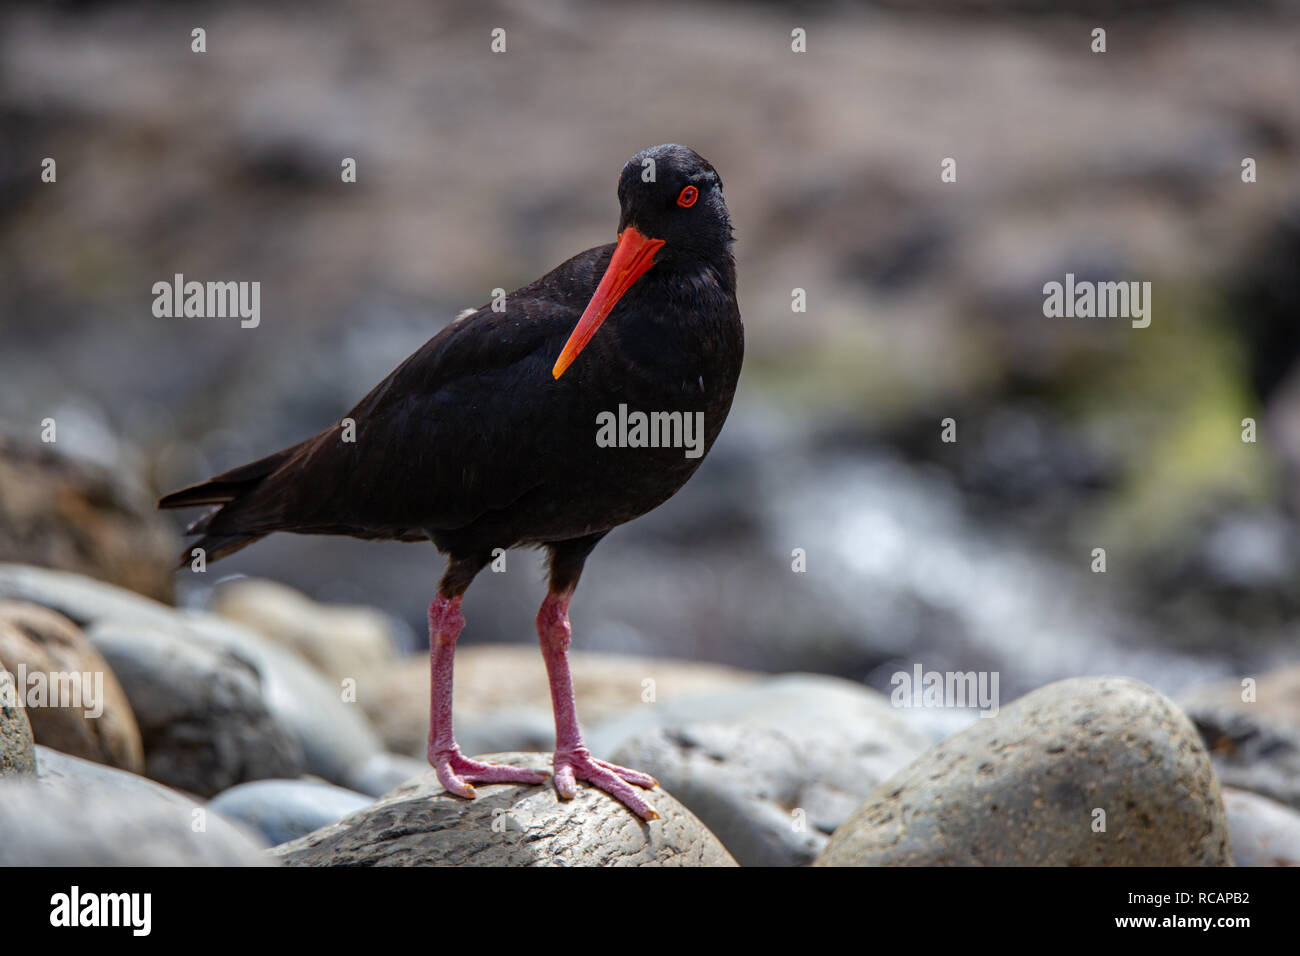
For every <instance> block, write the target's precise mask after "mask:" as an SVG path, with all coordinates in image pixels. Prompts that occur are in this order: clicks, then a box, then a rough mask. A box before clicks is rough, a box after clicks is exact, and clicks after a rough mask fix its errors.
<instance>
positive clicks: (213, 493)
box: [158, 445, 302, 567]
mask: <svg viewBox="0 0 1300 956" xmlns="http://www.w3.org/2000/svg"><path fill="white" fill-rule="evenodd" d="M301 447H302V446H301V445H295V446H293V447H292V448H286V449H284V450H283V451H278V452H276V453H275V454H274V455H268V456H267V457H265V458H259V459H258V460H257V461H254V462H250V463H249V464H247V465H240V466H239V467H238V468H232V469H230V470H229V471H225V472H222V473H221V474H219V475H216V476H215V477H213V478H209V479H208V480H207V481H202V482H199V483H198V484H197V485H190V486H189V487H188V488H182V489H181V490H180V491H173V492H172V493H171V494H169V495H164V496H163V497H162V498H160V499H159V500H158V507H159V508H192V507H195V506H198V505H218V507H216V508H213V509H212V510H211V511H209V512H208V513H207V514H205V515H203V516H202V517H200V518H199V519H198V520H196V521H194V522H193V523H192V524H191V525H190V526H189V527H188V528H186V529H185V533H186V534H199V535H202V537H201V538H199V539H198V540H197V541H195V542H193V543H192V544H190V546H189V547H188V548H186V550H185V551H183V552H182V553H181V556H180V562H179V563H178V565H177V567H185V565H187V564H189V563H190V561H191V560H192V558H193V554H194V552H193V550H192V549H194V548H202V549H203V551H204V555H205V560H208V561H215V560H217V559H218V558H224V557H225V556H226V555H229V554H234V553H235V552H236V551H238V550H240V549H241V548H246V547H248V545H250V544H252V543H253V542H254V541H257V540H259V539H261V538H264V537H266V535H267V534H268V533H269V532H267V531H242V530H239V528H238V527H237V524H238V522H236V521H233V520H231V519H232V518H233V517H234V516H233V515H231V514H230V512H231V511H232V505H239V504H241V503H244V502H249V500H250V499H251V498H252V497H253V496H254V494H255V492H256V491H257V489H258V488H260V487H261V486H262V483H263V482H264V481H265V480H266V479H267V477H268V476H270V475H272V474H274V473H275V472H276V471H277V470H278V469H279V468H280V466H281V465H283V464H284V463H285V462H286V461H288V460H289V459H290V458H292V457H293V455H294V454H295V453H296V452H297V451H298V450H299V449H300V448H301ZM233 510H242V509H233ZM223 519H224V520H223ZM214 521H215V522H217V525H218V527H216V528H213V527H212V525H213V522H214ZM221 525H225V527H221Z"/></svg>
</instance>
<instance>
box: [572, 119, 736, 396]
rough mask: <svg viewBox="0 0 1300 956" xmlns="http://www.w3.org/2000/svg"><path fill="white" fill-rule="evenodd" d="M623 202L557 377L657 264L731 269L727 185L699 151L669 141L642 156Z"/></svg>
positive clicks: (629, 168)
mask: <svg viewBox="0 0 1300 956" xmlns="http://www.w3.org/2000/svg"><path fill="white" fill-rule="evenodd" d="M618 202H619V206H620V207H621V209H622V211H621V213H620V214H619V219H618V245H617V246H615V248H614V253H613V255H612V256H611V257H610V260H609V265H608V267H606V269H605V274H604V276H603V277H602V278H601V280H600V284H599V285H598V286H596V292H595V294H594V295H593V296H592V297H591V302H590V303H589V304H588V305H587V309H586V311H585V312H583V313H582V318H581V319H579V320H578V325H577V327H576V328H575V329H574V330H573V333H572V334H571V335H570V336H569V341H568V342H566V343H565V345H564V350H563V351H562V352H560V357H559V358H558V359H557V360H556V362H555V367H554V368H553V369H552V370H551V374H552V375H554V376H555V377H556V378H559V377H560V376H561V375H563V374H564V370H565V369H566V368H568V367H569V365H570V363H572V362H573V360H574V359H575V358H577V357H578V353H579V352H581V351H582V350H583V348H585V347H586V345H587V343H588V342H589V341H591V337H592V336H593V335H595V334H596V329H598V328H600V324H601V323H602V322H604V321H605V318H606V316H608V315H609V313H610V311H611V310H612V309H613V308H614V306H615V305H617V304H618V300H619V299H621V298H622V297H623V294H624V293H626V292H627V290H628V289H630V288H632V286H633V285H634V284H635V283H636V281H637V280H638V279H639V278H641V276H643V275H645V273H646V272H648V271H649V270H650V268H651V267H652V266H657V267H659V270H684V269H689V268H691V267H692V266H705V267H711V268H715V269H716V268H719V267H730V265H731V240H732V235H731V216H730V215H729V214H728V213H727V204H726V203H725V202H724V201H723V199H722V180H721V178H719V176H718V171H717V170H716V169H714V168H713V166H712V165H711V164H710V163H709V161H708V160H707V159H705V158H704V157H703V156H701V155H700V154H699V153H697V152H695V150H693V149H689V148H688V147H686V146H677V145H675V144H671V143H670V144H666V145H663V146H655V147H653V148H651V149H647V150H643V151H642V152H639V153H637V154H636V155H635V156H633V157H632V158H631V159H630V160H628V162H627V165H626V166H624V167H623V172H622V174H621V175H620V176H619V177H618Z"/></svg>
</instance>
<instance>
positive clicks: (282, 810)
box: [208, 780, 374, 844]
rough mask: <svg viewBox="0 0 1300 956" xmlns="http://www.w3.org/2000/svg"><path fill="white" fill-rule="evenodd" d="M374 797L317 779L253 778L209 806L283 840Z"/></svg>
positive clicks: (330, 820)
mask: <svg viewBox="0 0 1300 956" xmlns="http://www.w3.org/2000/svg"><path fill="white" fill-rule="evenodd" d="M373 802H374V800H373V799H372V798H371V797H368V796H366V795H365V794H363V793H357V792H356V791H355V790H345V789H343V788H342V787H336V786H334V785H333V784H329V783H322V782H320V781H317V780H256V781H253V782H252V783H241V784H240V785H239V786H237V787H231V788H230V789H229V790H227V791H225V792H224V793H219V794H217V796H215V797H213V798H212V800H211V801H210V802H209V803H208V809H209V810H212V811H214V812H216V813H219V814H221V815H222V816H223V817H225V818H226V819H227V820H233V821H235V822H237V823H243V824H245V825H246V826H248V827H249V828H251V829H253V830H256V831H257V832H258V833H260V834H261V835H262V836H264V837H265V838H266V841H267V842H268V843H271V844H276V843H286V842H288V841H289V840H296V839H297V838H298V837H300V836H303V835H305V834H308V833H311V832H312V831H313V830H317V829H319V828H320V827H323V826H325V825H327V824H330V823H333V822H334V821H335V820H337V819H339V818H340V817H344V816H347V815H348V814H349V813H352V812H354V811H356V810H360V809H361V808H362V807H366V806H369V805H370V804H371V803H373Z"/></svg>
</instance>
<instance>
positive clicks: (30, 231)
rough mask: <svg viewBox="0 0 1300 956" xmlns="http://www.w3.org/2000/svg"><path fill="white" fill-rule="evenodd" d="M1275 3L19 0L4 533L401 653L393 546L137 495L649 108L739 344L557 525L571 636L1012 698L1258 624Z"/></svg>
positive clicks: (210, 466) (520, 218) (1181, 657)
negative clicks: (969, 688)
mask: <svg viewBox="0 0 1300 956" xmlns="http://www.w3.org/2000/svg"><path fill="white" fill-rule="evenodd" d="M1099 26H1100V27H1103V28H1105V30H1106V31H1107V48H1108V49H1107V52H1106V53H1104V54H1097V53H1093V52H1092V51H1091V44H1092V38H1091V32H1092V30H1093V29H1094V28H1095V27H1099ZM194 27H203V28H204V29H205V30H206V34H207V52H206V53H203V54H197V53H194V52H191V48H190V45H191V34H190V31H191V30H192V29H193V28H194ZM495 27H503V28H504V29H505V30H506V31H507V32H506V36H507V51H506V52H505V53H504V54H493V53H492V52H491V51H490V46H489V44H490V31H491V30H492V29H493V28H495ZM796 27H798V28H803V29H805V30H806V31H807V52H806V53H798V54H797V53H793V52H792V51H791V31H792V30H793V29H794V28H796ZM1297 37H1300V4H1296V3H1294V2H1280V0H1279V2H1271V3H1265V2H1261V3H1250V4H1233V5H1228V4H1214V3H1177V2H1162V3H1138V4H1118V3H1107V2H1074V3H1066V4H1041V3H1035V2H1018V3H1017V2H1005V3H1002V2H992V0H989V2H979V3H975V2H969V3H964V2H934V3H924V4H921V5H915V4H896V3H881V4H864V5H860V6H859V5H850V4H833V3H811V2H810V3H768V4H761V5H750V4H739V3H706V4H700V3H680V4H653V5H633V6H623V5H619V6H617V7H613V6H610V5H604V4H599V3H595V2H577V0H575V2H568V3H558V4H550V5H546V6H545V8H543V7H542V5H538V4H529V3H523V2H517V3H504V2H484V3H479V4H474V5H466V6H464V7H458V6H451V5H442V4H432V5H430V4H422V3H414V2H392V3H384V4H368V3H362V2H359V0H358V2H343V0H327V2H322V3H313V4H292V3H291V4H276V5H273V6H267V5H262V4H256V3H228V4H206V3H186V4H163V3H156V4H154V3H107V2H104V3H54V4H47V3H18V4H12V5H10V6H9V8H8V9H7V11H6V13H5V14H4V29H3V31H0V140H2V141H3V144H4V148H3V151H2V152H0V410H2V414H0V428H2V430H3V433H4V435H5V441H4V443H3V444H0V560H5V561H15V562H22V563H27V564H34V565H40V566H43V567H50V568H57V569H63V570H69V571H75V572H78V573H81V574H86V575H90V576H92V577H95V578H99V579H101V580H104V581H107V582H110V583H113V584H116V585H119V586H122V587H126V588H129V589H131V590H134V591H137V592H140V593H142V594H145V595H148V596H150V597H154V598H158V599H161V600H164V601H173V600H174V601H178V602H179V603H181V604H183V605H188V606H207V605H209V603H210V602H211V593H212V590H213V586H214V584H215V583H216V582H218V581H219V580H221V579H223V578H225V577H228V576H231V575H249V576H252V577H257V578H268V579H274V580H277V581H280V582H285V583H287V584H289V585H292V586H293V587H295V588H297V589H299V590H301V591H303V592H305V593H306V594H307V595H309V596H310V597H311V598H314V599H316V600H318V601H323V602H326V603H346V604H351V605H365V606H368V607H370V608H373V609H376V610H375V611H374V612H370V613H373V614H375V615H377V616H378V617H379V618H380V619H381V621H382V624H383V629H384V630H385V631H386V633H387V635H388V639H389V640H391V641H392V642H393V643H394V645H395V646H396V647H398V648H399V649H401V650H404V651H408V652H414V651H416V650H418V648H419V647H420V646H421V645H422V643H423V641H424V632H423V628H424V624H423V618H424V610H425V607H426V605H427V602H428V600H429V598H430V597H431V595H432V591H433V587H434V583H435V581H436V579H437V577H438V575H439V573H440V570H441V560H440V559H439V557H438V556H437V555H436V554H435V552H434V550H433V548H432V547H431V546H421V545H410V544H383V543H365V542H359V541H353V540H348V539H334V538H319V539H309V538H300V537H293V536H287V535H282V536H275V537H273V538H270V539H268V540H266V541H264V542H262V543H260V544H258V545H256V546H255V547H253V548H250V549H248V550H247V551H245V552H242V553H240V554H238V555H237V556H235V557H233V558H231V559H229V560H226V561H223V562H221V563H220V564H217V565H214V566H212V567H211V568H209V570H208V572H207V573H206V574H205V575H194V574H191V573H189V572H188V571H186V572H182V573H180V574H177V575H175V576H174V575H173V573H172V571H171V570H170V567H171V565H172V564H173V562H174V560H175V556H176V555H177V554H178V553H179V552H180V549H181V539H180V538H179V537H178V535H177V531H178V530H179V528H180V526H181V523H180V519H178V518H176V517H175V516H173V515H166V516H159V515H158V514H156V513H155V512H154V511H153V510H152V507H151V502H152V500H153V498H154V497H155V496H156V495H157V494H158V493H160V492H162V491H166V490H170V489H172V488H175V487H179V486H181V485H184V484H188V483H190V482H193V481H196V480H199V479H201V478H204V477H206V476H208V475H210V474H212V473H214V472H216V471H219V470H221V469H224V468H227V467H230V466H233V465H236V464H240V463H242V462H244V461H246V460H250V459H252V458H255V457H258V456H261V455H263V454H266V453H268V452H270V451H273V450H275V449H277V448H280V447H282V446H284V445H287V444H289V443H292V442H294V441H296V440H298V439H300V438H301V437H303V436H305V435H307V434H309V433H312V432H314V431H316V430H318V429H319V428H321V427H322V426H323V425H325V424H326V423H329V422H332V421H335V420H337V419H338V418H339V417H340V416H341V415H342V414H343V413H345V412H346V411H347V409H348V408H350V407H351V405H352V404H353V403H354V402H355V401H356V400H357V399H358V398H359V397H360V396H361V395H363V394H364V393H365V392H366V391H367V390H368V389H369V387H370V386H371V385H373V384H374V383H375V382H376V381H378V380H379V379H380V378H381V377H382V376H383V375H385V374H386V373H387V372H388V371H389V370H390V369H391V368H392V367H393V366H394V365H396V364H397V363H398V362H399V361H400V360H401V359H402V358H404V357H405V356H406V355H407V354H408V353H410V352H411V351H412V350H414V349H415V348H416V347H417V346H419V345H420V344H421V343H422V342H423V341H425V340H426V339H427V338H428V337H430V336H431V335H432V334H434V333H435V332H436V331H437V330H438V329H439V328H440V327H441V326H442V325H444V324H445V323H446V322H448V321H449V320H450V319H451V318H452V317H454V316H455V314H456V313H457V312H458V311H459V310H461V309H463V308H465V307H469V306H477V305H480V304H482V303H484V302H486V301H487V300H488V299H489V297H490V294H491V289H492V288H494V287H497V286H501V287H504V288H507V289H509V288H513V287H515V286H517V285H520V284H522V283H524V282H526V281H528V280H530V279H532V278H533V277H535V276H537V275H540V274H541V273H543V272H544V271H546V270H547V269H549V268H551V267H552V266H554V265H556V264H557V263H559V262H560V261H561V260H562V259H564V258H566V257H568V256H569V255H571V254H573V253H575V252H577V251H580V250H582V249H584V248H587V247H589V246H592V245H597V244H600V243H603V242H607V241H609V240H611V239H612V237H613V233H614V228H615V224H616V214H617V206H616V199H615V196H614V183H615V177H616V174H617V172H618V170H619V168H620V167H621V165H622V163H623V162H624V161H625V160H626V159H627V157H629V156H630V155H632V154H633V153H634V152H636V151H637V150H639V149H641V148H643V147H646V146H649V145H652V144H656V143H660V142H665V141H679V142H683V143H687V144H690V145H692V146H693V147H695V148H696V149H698V150H699V151H700V152H701V153H702V154H704V155H705V156H707V157H708V158H709V159H710V160H711V161H712V162H713V163H714V164H715V165H716V166H717V167H718V169H719V170H720V172H721V174H722V177H723V180H724V182H725V184H726V194H727V198H728V202H729V204H730V206H731V209H732V212H733V216H734V219H735V228H736V234H737V244H736V256H737V261H738V269H739V276H740V298H741V307H742V313H743V315H744V319H745V322H746V326H747V348H748V354H747V364H746V368H745V373H744V376H743V378H742V382H741V389H740V391H739V394H738V396H737V400H736V406H735V410H734V411H733V415H732V420H731V421H730V422H729V423H728V425H727V427H726V429H725V430H724V432H723V435H722V438H721V439H720V440H719V442H718V444H717V446H716V448H715V450H714V452H713V453H712V455H711V457H710V458H709V460H708V461H707V462H706V463H705V465H704V466H703V468H702V469H701V471H700V473H699V475H698V476H697V478H696V479H695V480H694V481H693V482H692V483H691V484H690V485H688V487H687V488H686V489H685V490H684V491H682V493H681V494H679V495H678V496H677V497H676V498H675V499H673V500H672V501H671V502H670V503H669V504H667V505H665V506H664V507H662V508H661V509H659V510H658V511H657V512H655V513H653V514H651V515H650V516H648V517H646V518H645V519H643V520H641V521H638V522H636V523H634V524H632V525H630V526H628V527H625V528H622V529H619V530H618V531H616V532H615V533H613V534H612V535H611V536H610V537H609V539H608V540H607V541H606V542H605V543H604V544H603V545H602V546H601V548H600V549H599V551H598V552H597V554H596V557H595V559H594V560H593V561H592V562H591V563H590V565H589V567H588V570H587V573H586V576H585V577H584V580H583V585H582V587H581V589H580V590H579V593H578V598H577V600H576V602H575V604H574V611H573V619H574V630H575V641H576V645H577V646H578V647H580V648H584V649H591V650H601V651H614V652H622V653H625V654H636V655H643V656H672V657H677V658H686V659H692V660H696V661H706V662H713V663H717V664H722V665H732V666H738V667H743V668H746V669H747V670H751V671H766V672H780V671H790V670H803V671H813V672H820V673H823V674H828V675H836V676H839V677H845V678H849V679H852V680H855V681H865V682H866V683H868V684H869V685H871V686H874V687H875V688H877V689H882V690H888V688H889V675H890V674H891V673H893V672H894V671H896V670H898V669H900V668H902V669H910V668H911V667H912V665H913V663H914V662H918V661H919V662H921V663H923V665H924V666H925V667H926V668H927V669H938V670H946V669H955V670H973V669H975V670H997V671H999V672H1000V674H1001V681H1002V685H1001V690H1002V694H1003V695H1004V698H1005V699H1009V698H1010V697H1012V696H1014V695H1017V694H1020V693H1023V692H1025V691H1028V690H1031V689H1033V688H1035V687H1038V686H1040V685H1042V684H1044V683H1046V682H1048V681H1051V680H1055V679H1058V678H1063V677H1071V676H1076V675H1083V674H1098V673H1115V674H1123V675H1127V676H1131V677H1136V678H1139V679H1141V680H1144V681H1147V682H1149V683H1151V684H1153V685H1154V686H1155V687H1157V688H1158V689H1160V690H1162V691H1164V692H1166V693H1178V692H1180V691H1181V690H1183V689H1184V688H1186V687H1189V686H1191V685H1194V684H1199V683H1203V682H1206V681H1210V680H1212V679H1216V678H1220V677H1230V676H1232V675H1236V674H1240V673H1255V672H1257V671H1259V670H1261V669H1263V668H1266V667H1269V666H1271V665H1273V664H1276V663H1279V662H1282V661H1285V660H1287V659H1288V658H1289V659H1291V660H1294V658H1295V651H1294V647H1295V638H1296V631H1297V621H1298V620H1300V523H1298V522H1297V506H1298V505H1300V481H1298V480H1297V479H1298V476H1297V464H1298V463H1300V417H1298V416H1297V414H1296V413H1297V408H1298V406H1300V375H1297V357H1298V356H1300V324H1298V323H1297V321H1296V320H1297V316H1296V302H1297V301H1300V268H1298V266H1300V96H1297V95H1296V91H1297V90H1298V89H1300V47H1298V44H1297ZM45 157H53V158H54V159H56V161H57V164H58V165H57V174H58V179H57V182H56V183H53V184H43V183H42V182H41V181H40V169H41V161H42V159H43V158H45ZM344 157H353V158H355V159H356V161H357V168H358V177H357V182H356V183H355V184H344V183H342V182H341V181H340V175H339V172H340V163H341V161H342V159H343V158H344ZM945 157H952V158H954V159H956V161H957V181H956V182H955V183H942V182H940V177H939V172H940V161H941V160H942V159H944V158H945ZM1245 157H1250V158H1253V159H1254V160H1255V161H1256V163H1257V167H1258V181H1257V182H1254V183H1249V184H1247V183H1243V182H1242V177H1241V163H1242V160H1243V158H1245ZM1067 272H1073V273H1075V274H1076V275H1078V276H1079V277H1080V278H1091V279H1097V280H1106V279H1115V280H1138V281H1150V282H1152V284H1153V301H1154V305H1153V318H1152V322H1151V326H1150V327H1149V328H1147V329H1134V328H1131V327H1130V325H1129V323H1128V322H1127V321H1123V320H1097V319H1094V320H1088V319H1048V318H1044V316H1043V314H1042V300H1043V294H1042V286H1043V284H1044V283H1045V282H1048V281H1052V280H1061V279H1063V277H1064V275H1065V273H1067ZM175 273H183V274H185V275H186V276H187V277H189V278H198V279H201V280H208V279H212V280H243V281H250V280H257V281H260V282H261V284H262V320H261V324H260V326H259V327H257V328H255V329H244V328H241V327H240V325H239V322H238V321H237V320H233V319H160V318H156V317H155V316H154V315H153V314H152V311H151V305H152V301H153V294H152V291H151V287H152V285H153V283H155V282H158V281H170V279H171V277H172V276H173V275H174V274H175ZM795 288H800V289H804V290H806V295H807V311H806V312H803V313H796V312H793V311H792V309H791V296H792V290H793V289H795ZM1247 417H1251V418H1255V419H1257V421H1258V422H1259V440H1258V442H1257V443H1254V444H1250V443H1244V442H1243V441H1242V440H1241V431H1242V425H1241V422H1242V420H1243V419H1244V418H1247ZM945 418H953V419H955V420H956V422H957V435H958V440H957V442H956V443H953V444H949V443H943V442H941V441H940V421H941V420H942V419H945ZM46 419H53V420H54V422H55V423H56V426H57V441H55V442H54V443H52V444H45V443H42V442H41V434H42V429H43V424H42V423H43V421H44V420H46ZM796 548H799V549H804V551H805V552H806V555H807V571H806V573H794V572H793V571H792V570H791V563H792V552H793V550H794V549H796ZM1094 548H1105V549H1106V553H1107V570H1106V573H1104V574H1097V573H1093V571H1092V570H1091V564H1092V551H1093V549H1094ZM543 590H544V589H543V577H542V574H541V571H540V567H539V563H538V560H537V557H536V555H534V554H532V553H529V552H521V553H516V554H512V555H510V557H509V564H508V571H507V573H505V574H490V573H487V574H483V575H482V576H481V577H480V579H479V581H478V582H477V583H476V584H475V586H474V588H473V589H472V590H471V591H470V594H469V598H468V600H467V606H466V615H467V618H468V620H469V627H468V629H467V631H466V636H465V641H464V643H465V644H466V645H467V646H468V645H481V644H487V643H492V642H514V643H517V642H531V641H532V640H533V639H534V638H533V630H532V621H533V615H534V613H535V609H536V606H537V604H538V603H539V602H540V599H541V596H542V594H543ZM286 600H290V599H286ZM272 603H274V602H272ZM296 607H299V606H298V605H295V604H293V603H292V601H291V600H290V603H289V604H288V605H286V606H284V607H280V609H279V610H273V611H260V610H259V611H256V612H255V613H256V614H269V615H270V616H271V617H272V618H278V617H283V616H284V615H285V614H288V615H289V616H290V617H292V616H293V614H294V613H296V612H295V611H294V608H296ZM303 613H305V612H303ZM82 623H84V622H82ZM254 623H256V622H254ZM326 656H328V655H326ZM511 660H512V661H513V658H511ZM317 663H320V662H319V661H318V662H317ZM511 666H512V667H533V668H535V669H536V670H537V671H538V673H539V674H540V667H541V665H540V662H539V661H529V662H523V661H522V660H521V661H519V662H517V663H512V664H511ZM326 670H327V672H328V671H329V667H328V661H326ZM273 749H274V748H273ZM277 752H278V751H277ZM277 759H278V758H277ZM284 759H289V758H284Z"/></svg>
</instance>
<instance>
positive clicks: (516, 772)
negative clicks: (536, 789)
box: [429, 747, 546, 798]
mask: <svg viewBox="0 0 1300 956" xmlns="http://www.w3.org/2000/svg"><path fill="white" fill-rule="evenodd" d="M429 763H431V764H433V769H434V770H435V771H437V773H438V780H439V781H440V782H441V783H442V785H443V786H444V787H446V788H447V792H448V793H454V794H456V796H458V797H467V798H472V797H473V796H474V784H476V783H545V782H546V774H544V773H538V772H537V771H536V770H526V769H525V768H523V767H509V766H506V765H505V764H499V763H483V762H482V761H481V760H471V759H470V758H469V757H466V756H465V755H464V754H462V753H461V752H460V748H459V747H454V748H452V749H450V750H439V751H436V752H434V753H430V754H429Z"/></svg>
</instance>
